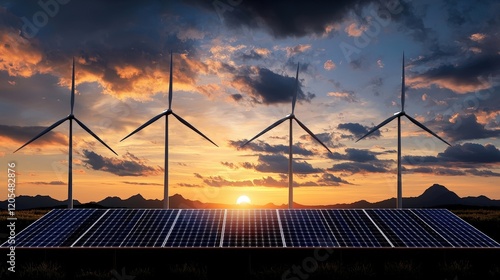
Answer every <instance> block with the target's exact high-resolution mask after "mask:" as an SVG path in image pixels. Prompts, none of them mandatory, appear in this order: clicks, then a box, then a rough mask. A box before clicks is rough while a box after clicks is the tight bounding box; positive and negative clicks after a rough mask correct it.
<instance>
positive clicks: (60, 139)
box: [0, 125, 68, 146]
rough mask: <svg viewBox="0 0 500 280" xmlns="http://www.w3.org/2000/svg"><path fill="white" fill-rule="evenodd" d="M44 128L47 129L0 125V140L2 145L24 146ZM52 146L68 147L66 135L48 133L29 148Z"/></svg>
mask: <svg viewBox="0 0 500 280" xmlns="http://www.w3.org/2000/svg"><path fill="white" fill-rule="evenodd" d="M46 128H47V127H43V126H10V125H0V131H1V133H0V139H2V141H3V142H4V143H5V142H8V141H12V142H15V143H16V144H25V143H26V142H28V141H29V140H31V139H33V137H35V136H37V135H38V133H40V132H42V131H43V130H45V129H46ZM52 144H62V145H68V138H67V137H66V135H64V134H62V133H60V132H56V131H49V132H47V133H46V134H45V135H43V136H42V137H40V138H38V139H37V140H36V141H34V142H32V143H31V144H30V146H44V145H52Z"/></svg>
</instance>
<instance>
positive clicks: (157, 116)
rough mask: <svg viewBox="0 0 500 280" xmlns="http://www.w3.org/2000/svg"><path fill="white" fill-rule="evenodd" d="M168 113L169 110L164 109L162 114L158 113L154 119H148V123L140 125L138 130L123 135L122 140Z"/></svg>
mask: <svg viewBox="0 0 500 280" xmlns="http://www.w3.org/2000/svg"><path fill="white" fill-rule="evenodd" d="M166 113H167V111H163V112H161V113H160V114H158V115H156V116H155V117H153V118H152V119H150V120H149V121H147V122H146V123H144V124H143V125H141V126H139V127H138V128H137V129H136V130H134V131H132V132H131V133H130V134H129V135H127V136H125V137H123V139H122V140H120V142H121V141H123V140H125V139H127V138H129V137H130V136H132V135H134V134H135V133H136V132H138V131H140V130H141V129H143V128H145V127H146V126H148V125H150V124H152V123H154V122H155V121H156V120H157V119H159V118H161V117H163V116H164V115H165V114H166Z"/></svg>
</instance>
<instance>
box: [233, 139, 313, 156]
mask: <svg viewBox="0 0 500 280" xmlns="http://www.w3.org/2000/svg"><path fill="white" fill-rule="evenodd" d="M245 142H247V140H238V141H232V140H230V141H229V145H230V146H231V147H234V148H237V149H243V150H250V151H254V152H264V153H270V154H277V153H281V154H288V152H289V147H288V146H285V145H281V144H280V145H269V144H267V143H266V142H264V141H260V140H256V141H255V140H254V141H252V142H250V143H248V144H246V145H245V146H244V147H241V145H243V144H244V143H245ZM293 153H294V154H297V155H302V156H312V155H313V154H314V153H313V152H311V151H309V150H307V149H305V148H303V147H302V146H300V144H294V145H293Z"/></svg>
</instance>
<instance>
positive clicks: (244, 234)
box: [221, 209, 283, 248]
mask: <svg viewBox="0 0 500 280" xmlns="http://www.w3.org/2000/svg"><path fill="white" fill-rule="evenodd" d="M226 211H227V214H226V219H225V221H226V223H225V224H224V236H223V241H222V243H221V247H239V248H246V247H283V239H282V237H281V232H280V225H279V222H278V216H277V215H276V212H275V211H269V210H261V209H253V210H245V211H241V210H234V209H233V210H226Z"/></svg>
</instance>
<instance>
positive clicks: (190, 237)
mask: <svg viewBox="0 0 500 280" xmlns="http://www.w3.org/2000/svg"><path fill="white" fill-rule="evenodd" d="M223 217H224V210H222V209H188V210H180V213H179V216H178V219H177V221H176V223H175V224H174V225H173V227H172V229H171V233H170V235H169V236H168V238H167V240H166V242H165V243H164V247H219V246H220V239H221V233H222V223H223Z"/></svg>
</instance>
